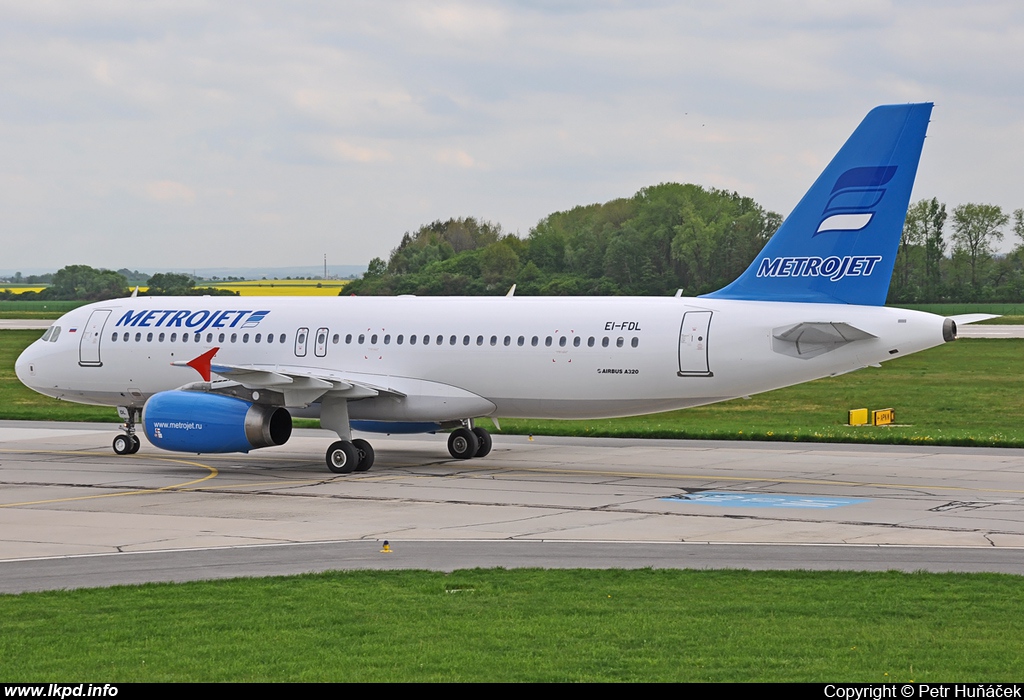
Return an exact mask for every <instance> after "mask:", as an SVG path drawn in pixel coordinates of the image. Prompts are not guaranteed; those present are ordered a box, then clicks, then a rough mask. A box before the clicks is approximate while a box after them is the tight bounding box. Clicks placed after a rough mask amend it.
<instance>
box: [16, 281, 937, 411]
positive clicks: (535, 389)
mask: <svg viewBox="0 0 1024 700" xmlns="http://www.w3.org/2000/svg"><path fill="white" fill-rule="evenodd" d="M107 310H109V313H103V312H105V311H107ZM259 311H266V312H267V313H266V314H264V315H262V316H261V317H260V316H259V315H258V314H255V312H259ZM943 321H944V319H943V318H942V317H939V316H935V315H932V314H927V313H922V312H915V311H907V310H903V309H892V308H885V307H874V306H871V307H867V306H847V305H842V304H802V303H787V302H764V301H735V300H724V299H708V298H648V297H641V298H638V297H583V298H569V297H544V298H538V297H457V298H453V297H337V298H279V297H139V298H130V299H119V300H114V301H108V302H99V303H95V304H90V305H88V306H85V307H82V308H79V309H76V310H75V311H72V312H70V313H68V314H65V315H64V316H63V317H61V319H60V320H58V321H57V322H56V323H55V324H54V325H55V326H57V327H59V328H60V331H59V333H58V334H57V337H56V339H55V340H52V341H51V340H48V339H40V340H38V341H36V342H35V343H33V344H32V345H31V346H30V347H29V348H27V349H26V350H25V352H24V353H23V354H22V355H21V357H20V358H19V359H18V362H17V367H16V369H17V374H18V377H19V379H21V381H22V382H24V383H25V384H26V385H27V386H29V387H31V388H32V389H35V390H36V391H38V392H41V393H43V394H47V395H49V396H54V397H57V398H60V399H65V400H69V401H76V402H80V403H89V404H100V405H110V406H142V405H143V404H144V403H145V401H146V400H147V399H148V398H149V397H150V396H152V395H154V394H156V393H158V392H162V391H167V390H170V389H174V388H176V387H180V386H182V385H184V384H188V383H190V382H194V381H197V380H198V379H199V376H198V375H197V373H196V371H195V370H193V369H191V368H189V367H181V366H172V364H171V363H172V362H181V361H188V360H191V359H193V358H195V357H196V356H198V355H201V354H202V353H204V352H206V351H208V350H210V349H212V348H219V350H218V351H217V354H216V356H215V358H214V364H215V365H216V364H218V363H223V364H225V365H234V366H245V367H253V368H257V369H261V370H270V371H273V370H274V368H281V367H287V368H289V371H291V372H302V371H306V370H309V371H310V373H311V374H313V375H316V376H318V377H323V376H325V375H327V376H330V377H336V378H338V379H340V380H356V381H365V382H366V383H367V384H370V385H375V386H384V387H387V388H391V389H394V391H395V395H388V396H376V397H370V398H363V399H358V400H352V401H350V402H349V414H350V417H351V418H353V419H357V418H362V419H377V420H452V419H460V418H473V417H478V416H481V415H494V416H496V417H535V418H598V417H613V416H625V415H638V414H644V413H653V412H657V411H664V410H669V409H676V408H684V407H688V406H696V405H699V404H707V403H712V402H715V401H722V400H725V399H730V398H735V397H738V396H745V395H750V394H755V393H759V392H763V391H768V390H771V389H776V388H779V387H784V386H789V385H793V384H797V383H800V382H805V381H809V380H812V379H816V378H819V377H826V376H830V375H835V374H841V373H843V372H848V371H851V370H855V369H859V368H861V367H866V366H869V365H873V364H877V363H880V362H883V361H885V360H889V359H893V358H895V357H901V356H903V355H907V354H910V353H913V352H917V351H920V350H924V349H926V348H929V347H933V346H936V345H940V344H941V343H942V342H943ZM801 323H810V324H826V323H832V324H836V323H838V324H848V325H849V326H851V327H854V328H856V329H859V330H860V331H862V332H864V333H865V334H869V335H870V336H874V337H867V338H864V339H859V340H856V341H854V342H847V343H841V344H837V345H835V346H834V347H830V348H829V349H828V350H827V351H824V352H821V353H820V354H814V355H813V356H802V355H800V354H799V353H797V352H795V351H792V350H793V348H792V347H790V346H791V345H792V344H789V345H787V344H786V343H785V342H782V341H780V340H779V339H778V335H779V334H780V332H782V331H784V330H785V329H786V328H787V327H792V326H795V325H796V324H801ZM246 326H248V327H246ZM197 333H198V335H197ZM268 335H270V336H273V342H267V336H268ZM303 336H305V338H304V339H303ZM257 337H259V341H258V342H257ZM425 339H426V341H425ZM793 347H795V346H793ZM449 388H451V390H452V391H451V393H450V396H451V399H452V400H450V401H449V400H447V398H446V397H447V396H448V393H447V392H448V391H449ZM466 396H472V397H473V398H474V399H475V398H476V397H479V398H480V399H481V400H479V401H477V400H471V401H467V400H464V399H465V398H466ZM303 403H309V402H308V401H304V402H303ZM301 407H302V406H301V405H299V406H295V405H290V406H289V408H301Z"/></svg>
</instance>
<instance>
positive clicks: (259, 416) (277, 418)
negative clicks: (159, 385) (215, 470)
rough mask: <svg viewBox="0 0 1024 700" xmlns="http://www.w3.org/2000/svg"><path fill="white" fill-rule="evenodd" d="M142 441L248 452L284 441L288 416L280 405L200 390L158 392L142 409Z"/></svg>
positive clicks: (184, 449) (185, 448)
mask: <svg viewBox="0 0 1024 700" xmlns="http://www.w3.org/2000/svg"><path fill="white" fill-rule="evenodd" d="M142 425H143V427H144V428H145V430H146V437H148V438H149V441H150V442H151V443H153V445H154V446H156V447H159V448H161V449H164V450H171V451H173V452H195V453H207V454H208V453H212V452H248V451H249V450H252V449H256V448H258V447H272V446H274V445H283V444H284V443H286V442H288V438H289V437H291V434H292V417H291V415H290V414H289V413H288V411H286V410H285V409H284V408H281V407H280V406H265V405H263V404H254V403H250V402H249V401H245V400H243V399H236V398H235V397H233V396H223V395H221V394H206V393H203V392H199V391H178V390H175V391H162V392H160V393H159V394H154V395H153V396H151V397H150V399H149V401H147V402H146V406H145V408H144V409H143V411H142Z"/></svg>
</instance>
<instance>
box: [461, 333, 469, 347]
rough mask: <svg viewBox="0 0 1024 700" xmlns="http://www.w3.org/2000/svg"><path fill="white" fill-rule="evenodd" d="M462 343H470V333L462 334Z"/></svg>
mask: <svg viewBox="0 0 1024 700" xmlns="http://www.w3.org/2000/svg"><path fill="white" fill-rule="evenodd" d="M462 344H463V345H469V336H468V335H464V336H462Z"/></svg>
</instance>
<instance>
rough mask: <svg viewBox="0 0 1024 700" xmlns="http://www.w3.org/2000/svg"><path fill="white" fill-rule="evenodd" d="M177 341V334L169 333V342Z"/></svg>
mask: <svg viewBox="0 0 1024 700" xmlns="http://www.w3.org/2000/svg"><path fill="white" fill-rule="evenodd" d="M177 339H178V334H177V333H171V342H172V343H173V342H174V341H176V340H177Z"/></svg>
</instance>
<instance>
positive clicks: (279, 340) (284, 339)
mask: <svg viewBox="0 0 1024 700" xmlns="http://www.w3.org/2000/svg"><path fill="white" fill-rule="evenodd" d="M286 340H288V337H287V336H286V335H285V334H284V333H282V334H281V337H280V338H278V339H277V342H279V343H282V344H283V343H284V341H286Z"/></svg>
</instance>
